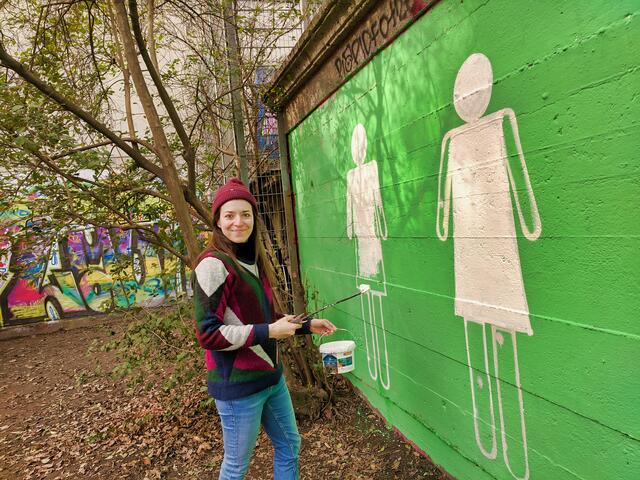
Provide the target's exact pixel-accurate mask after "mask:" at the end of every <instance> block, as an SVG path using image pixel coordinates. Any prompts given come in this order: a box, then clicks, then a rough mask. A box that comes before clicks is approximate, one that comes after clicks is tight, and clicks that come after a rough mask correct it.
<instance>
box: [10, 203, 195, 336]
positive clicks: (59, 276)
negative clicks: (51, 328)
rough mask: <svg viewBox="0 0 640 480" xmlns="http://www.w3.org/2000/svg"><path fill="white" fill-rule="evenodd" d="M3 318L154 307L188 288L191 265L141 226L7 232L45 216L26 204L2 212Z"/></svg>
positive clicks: (19, 320) (32, 226)
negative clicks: (35, 215)
mask: <svg viewBox="0 0 640 480" xmlns="http://www.w3.org/2000/svg"><path fill="white" fill-rule="evenodd" d="M0 220H1V222H0V252H1V253H0V325H1V326H3V327H7V326H11V325H18V324H24V323H33V322H40V321H51V320H60V319H64V318H67V317H71V316H80V315H90V314H95V313H104V312H108V311H110V310H112V309H114V308H129V307H131V306H134V305H135V306H144V307H153V306H158V305H161V304H162V303H163V302H164V301H165V300H166V299H167V298H170V297H176V296H177V295H180V294H182V293H183V292H186V293H189V292H187V290H186V289H187V285H188V282H187V279H186V275H185V269H184V267H183V266H182V264H181V263H179V262H178V261H177V260H176V259H175V257H173V256H171V255H166V254H165V253H164V251H162V250H158V249H157V248H155V247H154V246H153V245H151V244H150V243H149V242H147V241H145V240H144V239H143V237H142V235H140V234H139V233H138V232H137V231H135V230H121V229H109V230H107V229H105V228H92V227H77V228H73V229H70V230H69V231H67V232H65V233H61V234H60V235H58V236H57V240H56V241H53V242H52V243H45V242H43V243H39V242H37V241H36V242H29V245H27V243H26V242H25V241H22V242H14V243H13V244H12V243H11V242H10V241H9V240H8V238H9V236H10V234H11V233H12V232H14V233H15V232H16V231H17V230H20V229H27V231H28V232H29V234H30V235H34V236H37V234H38V224H37V221H35V222H34V220H33V219H32V215H31V212H30V210H29V208H28V207H27V206H26V205H17V206H15V207H14V208H12V209H11V210H10V211H8V212H4V213H3V214H2V215H1V216H0Z"/></svg>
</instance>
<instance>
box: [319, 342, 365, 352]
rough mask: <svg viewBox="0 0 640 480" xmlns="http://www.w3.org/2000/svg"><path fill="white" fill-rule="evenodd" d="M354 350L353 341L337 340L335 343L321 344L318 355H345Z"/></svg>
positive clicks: (354, 344)
mask: <svg viewBox="0 0 640 480" xmlns="http://www.w3.org/2000/svg"><path fill="white" fill-rule="evenodd" d="M355 348H356V343H355V342H354V341H353V340H339V341H337V342H329V343H323V344H322V345H320V348H319V350H320V353H345V352H352V351H354V350H355Z"/></svg>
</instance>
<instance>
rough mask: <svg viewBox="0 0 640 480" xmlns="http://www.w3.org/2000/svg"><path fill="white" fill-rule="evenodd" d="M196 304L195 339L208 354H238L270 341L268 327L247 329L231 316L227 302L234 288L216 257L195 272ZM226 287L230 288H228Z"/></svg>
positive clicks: (222, 264) (261, 325)
mask: <svg viewBox="0 0 640 480" xmlns="http://www.w3.org/2000/svg"><path fill="white" fill-rule="evenodd" d="M194 274H195V281H194V302H195V317H196V336H197V338H198V342H199V343H200V346H202V348H205V349H207V350H221V351H224V350H236V349H238V348H243V347H251V346H253V345H258V344H261V343H264V342H266V341H267V339H268V338H269V326H268V325H267V324H259V325H244V324H243V323H242V322H240V321H239V320H238V318H237V317H236V316H235V315H234V314H232V313H231V314H230V315H228V317H229V318H227V321H226V322H225V316H227V315H226V312H227V310H228V306H227V302H228V296H229V293H228V292H229V291H230V290H231V288H228V287H232V285H230V283H231V282H232V281H233V278H232V277H230V274H229V272H228V271H227V268H226V267H225V265H224V263H223V262H222V261H221V260H220V259H218V258H215V257H206V258H204V259H202V260H201V261H200V263H198V266H197V267H196V268H195V270H194ZM225 285H226V286H227V288H225Z"/></svg>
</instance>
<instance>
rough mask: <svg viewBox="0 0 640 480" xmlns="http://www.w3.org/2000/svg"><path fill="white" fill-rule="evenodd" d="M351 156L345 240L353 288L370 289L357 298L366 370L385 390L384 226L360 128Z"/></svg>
mask: <svg viewBox="0 0 640 480" xmlns="http://www.w3.org/2000/svg"><path fill="white" fill-rule="evenodd" d="M351 155H352V158H353V161H354V162H355V164H356V167H355V168H354V169H352V170H350V171H349V172H348V173H347V236H348V237H349V239H351V238H353V237H355V238H356V242H355V243H356V271H357V274H356V285H357V286H358V287H359V286H360V285H362V284H367V285H369V286H370V287H371V288H370V289H369V290H368V291H366V292H365V293H363V294H362V295H361V296H360V302H361V303H360V306H361V310H362V319H363V321H364V329H365V347H366V352H367V367H368V369H369V375H370V376H371V378H372V379H373V380H377V378H378V375H379V376H380V383H381V384H382V386H383V387H384V388H385V389H389V386H390V384H391V383H390V378H389V353H388V351H387V335H386V331H385V327H384V314H383V309H382V299H383V297H385V296H386V295H387V286H386V285H387V282H386V278H385V273H384V260H383V258H382V240H386V239H387V222H386V220H385V217H384V208H383V206H382V197H381V195H380V180H379V177H378V163H377V162H376V161H375V160H370V161H369V162H367V163H365V158H366V155H367V132H366V130H365V128H364V126H363V125H362V124H358V125H356V127H355V128H354V129H353V135H352V136H351ZM383 356H384V359H383V358H382V357H383ZM383 372H384V373H383Z"/></svg>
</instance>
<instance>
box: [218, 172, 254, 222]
mask: <svg viewBox="0 0 640 480" xmlns="http://www.w3.org/2000/svg"><path fill="white" fill-rule="evenodd" d="M229 200H246V201H247V202H249V203H250V204H251V205H253V207H254V208H255V209H257V208H258V205H257V202H256V197H254V196H253V195H251V192H250V191H249V189H248V188H247V187H246V185H245V184H244V183H242V180H240V179H239V178H230V179H229V181H228V182H227V183H225V184H224V185H222V186H221V187H220V188H219V189H218V191H217V192H216V195H215V196H214V197H213V205H212V206H211V210H212V212H213V215H214V216H215V214H216V212H217V211H218V209H219V208H220V207H221V206H222V205H224V204H225V203H227V202H228V201H229Z"/></svg>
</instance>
